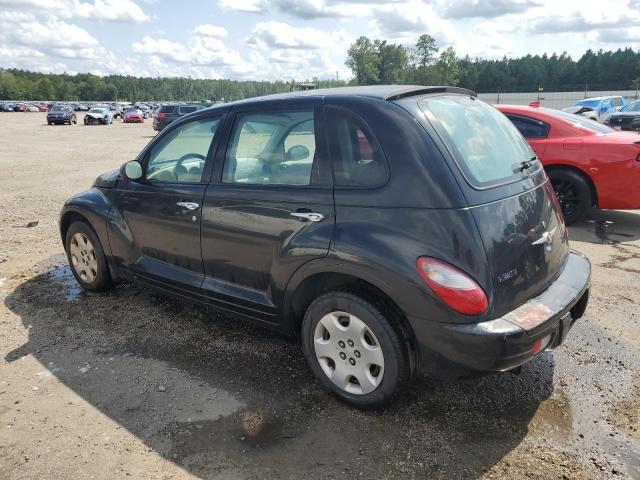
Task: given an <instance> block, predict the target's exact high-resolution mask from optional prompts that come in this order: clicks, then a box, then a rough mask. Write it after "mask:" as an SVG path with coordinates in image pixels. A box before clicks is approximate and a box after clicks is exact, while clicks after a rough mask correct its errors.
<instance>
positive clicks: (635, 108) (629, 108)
mask: <svg viewBox="0 0 640 480" xmlns="http://www.w3.org/2000/svg"><path fill="white" fill-rule="evenodd" d="M621 111H622V112H640V102H633V103H630V104H628V105H625V106H624V107H622V110H621Z"/></svg>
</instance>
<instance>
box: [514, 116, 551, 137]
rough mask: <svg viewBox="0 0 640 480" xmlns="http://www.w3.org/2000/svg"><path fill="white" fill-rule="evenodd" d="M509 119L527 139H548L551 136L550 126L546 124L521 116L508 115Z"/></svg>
mask: <svg viewBox="0 0 640 480" xmlns="http://www.w3.org/2000/svg"><path fill="white" fill-rule="evenodd" d="M507 118H508V119H509V120H511V123H513V124H514V125H515V127H516V128H517V129H518V130H519V131H520V133H521V134H522V135H523V136H524V137H525V138H547V136H548V135H549V125H547V124H546V123H544V122H541V121H539V120H535V119H533V118H529V117H521V116H520V115H507Z"/></svg>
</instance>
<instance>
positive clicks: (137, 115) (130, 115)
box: [122, 109, 144, 123]
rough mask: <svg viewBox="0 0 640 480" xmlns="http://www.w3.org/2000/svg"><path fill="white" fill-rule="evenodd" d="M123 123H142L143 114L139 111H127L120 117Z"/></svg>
mask: <svg viewBox="0 0 640 480" xmlns="http://www.w3.org/2000/svg"><path fill="white" fill-rule="evenodd" d="M122 121H123V122H124V123H144V114H143V113H142V111H141V110H134V109H129V110H127V111H126V112H125V113H124V114H123V115H122Z"/></svg>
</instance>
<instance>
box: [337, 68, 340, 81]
mask: <svg viewBox="0 0 640 480" xmlns="http://www.w3.org/2000/svg"><path fill="white" fill-rule="evenodd" d="M339 81H340V80H338V70H336V83H338V82H339Z"/></svg>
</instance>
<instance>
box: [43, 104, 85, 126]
mask: <svg viewBox="0 0 640 480" xmlns="http://www.w3.org/2000/svg"><path fill="white" fill-rule="evenodd" d="M47 123H48V124H49V125H52V124H54V123H55V124H58V123H68V124H69V125H71V124H74V123H78V119H77V118H76V114H75V112H74V111H73V108H72V107H71V106H70V105H54V106H53V107H51V110H49V112H48V113H47Z"/></svg>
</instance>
